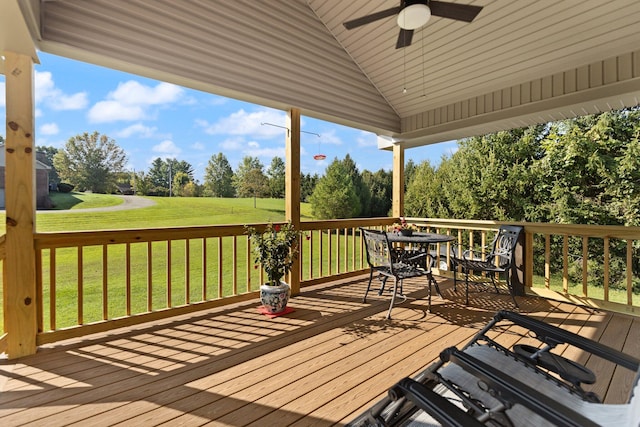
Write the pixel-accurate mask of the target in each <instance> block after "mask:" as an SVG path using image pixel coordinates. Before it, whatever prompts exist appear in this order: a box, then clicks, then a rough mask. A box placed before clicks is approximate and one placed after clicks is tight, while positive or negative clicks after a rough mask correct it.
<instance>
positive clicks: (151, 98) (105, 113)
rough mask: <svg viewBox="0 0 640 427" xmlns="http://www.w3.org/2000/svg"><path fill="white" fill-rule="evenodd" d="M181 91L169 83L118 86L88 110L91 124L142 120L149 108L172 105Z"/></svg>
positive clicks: (135, 82)
mask: <svg viewBox="0 0 640 427" xmlns="http://www.w3.org/2000/svg"><path fill="white" fill-rule="evenodd" d="M183 93H184V91H183V89H182V88H180V87H179V86H176V85H172V84H170V83H164V82H163V83H158V84H157V85H156V86H155V87H151V86H145V85H143V84H140V83H138V82H137V81H135V80H129V81H127V82H124V83H120V84H118V87H117V88H116V90H114V91H112V92H109V93H108V94H107V97H106V99H105V100H103V101H99V102H97V103H96V104H95V105H94V106H93V107H91V109H90V110H89V115H88V116H89V121H90V122H92V123H106V122H115V121H119V120H128V121H133V120H142V119H146V118H149V116H150V114H149V112H148V111H147V110H148V108H149V107H151V106H162V105H167V104H171V103H174V102H176V101H178V100H179V99H180V98H181V97H182V96H183Z"/></svg>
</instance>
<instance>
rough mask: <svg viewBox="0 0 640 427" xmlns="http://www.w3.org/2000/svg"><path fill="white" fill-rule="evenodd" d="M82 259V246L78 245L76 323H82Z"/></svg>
mask: <svg viewBox="0 0 640 427" xmlns="http://www.w3.org/2000/svg"><path fill="white" fill-rule="evenodd" d="M82 265H83V259H82V246H78V325H82V324H83V323H84V321H83V320H84V313H83V309H82V308H83V306H84V297H83V288H84V285H83V283H84V274H83V268H82Z"/></svg>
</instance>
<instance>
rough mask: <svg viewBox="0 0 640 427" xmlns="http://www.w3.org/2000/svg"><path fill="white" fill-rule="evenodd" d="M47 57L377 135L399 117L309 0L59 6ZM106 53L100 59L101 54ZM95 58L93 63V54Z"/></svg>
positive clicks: (65, 1)
mask: <svg viewBox="0 0 640 427" xmlns="http://www.w3.org/2000/svg"><path fill="white" fill-rule="evenodd" d="M42 6H43V8H44V9H43V15H42V16H43V28H42V34H43V38H44V41H45V42H46V43H43V44H42V46H43V48H44V49H45V50H49V51H54V52H58V51H59V52H60V53H62V54H66V55H75V56H76V57H77V58H78V59H85V57H84V55H86V54H91V60H92V61H94V62H95V61H96V60H97V61H101V62H102V65H106V66H111V67H114V68H121V69H122V68H126V69H125V71H130V72H134V73H145V74H147V70H148V69H153V70H156V73H155V74H157V75H156V77H157V78H162V79H163V80H166V81H169V82H174V83H178V84H182V85H186V86H191V87H194V88H197V89H202V90H206V91H211V92H214V93H218V94H221V95H226V96H231V97H236V98H239V99H243V100H250V101H253V102H257V103H260V104H263V105H268V106H272V107H275V108H289V107H291V106H293V107H297V108H300V109H301V110H302V111H303V114H306V115H310V116H315V117H319V118H333V119H334V121H335V118H337V117H340V118H341V119H340V120H341V121H342V122H343V123H344V124H350V125H355V124H358V126H359V127H363V126H362V125H364V127H365V128H369V129H371V130H374V131H377V132H383V133H384V132H385V131H386V132H387V133H390V132H397V131H399V130H400V128H399V126H400V120H399V117H398V115H397V114H396V113H395V111H394V110H393V108H392V107H391V106H390V105H389V104H388V103H387V102H386V100H385V99H384V98H383V97H382V95H381V94H380V93H379V91H378V90H377V89H376V88H375V87H374V86H373V85H372V84H371V82H370V81H369V80H368V78H367V77H366V76H365V75H363V74H362V72H361V70H360V69H359V68H358V66H357V65H356V64H355V63H354V62H353V61H352V59H351V58H350V57H349V55H348V54H347V53H346V52H345V51H344V50H343V49H342V47H341V46H340V45H339V43H338V42H337V41H336V39H335V38H334V37H333V36H332V35H331V34H330V33H329V32H328V31H327V30H326V28H325V27H324V25H323V23H322V22H320V20H319V19H318V17H317V16H316V15H315V14H314V13H313V11H312V10H311V9H310V8H309V7H308V5H307V4H306V2H305V1H303V0H271V1H249V0H245V1H210V0H92V1H84V0H58V1H47V2H44V3H43V4H42ZM97 56H99V57H97ZM87 58H88V56H87Z"/></svg>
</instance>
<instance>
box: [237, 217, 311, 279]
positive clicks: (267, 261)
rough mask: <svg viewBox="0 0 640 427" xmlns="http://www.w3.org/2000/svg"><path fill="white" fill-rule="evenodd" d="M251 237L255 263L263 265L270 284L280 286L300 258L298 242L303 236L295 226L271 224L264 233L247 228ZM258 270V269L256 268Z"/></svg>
mask: <svg viewBox="0 0 640 427" xmlns="http://www.w3.org/2000/svg"><path fill="white" fill-rule="evenodd" d="M245 229H246V233H247V234H248V235H249V241H250V243H251V250H252V252H253V255H254V262H255V263H256V266H257V265H262V268H264V271H265V272H266V273H267V277H268V279H269V284H272V285H274V286H276V285H279V284H280V280H281V279H282V278H283V277H284V276H285V275H286V274H288V273H289V271H291V266H292V265H293V261H294V260H295V259H296V258H297V257H298V240H299V237H300V235H301V233H300V231H297V230H296V229H295V228H294V227H293V224H291V223H290V222H288V223H285V224H282V225H280V224H276V225H274V224H272V223H269V224H267V226H266V227H265V228H264V230H263V231H258V230H257V229H256V228H255V227H248V226H245ZM256 268H257V267H256Z"/></svg>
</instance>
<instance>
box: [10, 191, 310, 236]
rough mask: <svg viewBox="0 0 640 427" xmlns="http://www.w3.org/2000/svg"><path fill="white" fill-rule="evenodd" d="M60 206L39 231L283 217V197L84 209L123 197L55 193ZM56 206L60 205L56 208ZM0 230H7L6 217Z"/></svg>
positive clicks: (305, 210)
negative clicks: (93, 209) (93, 210)
mask: <svg viewBox="0 0 640 427" xmlns="http://www.w3.org/2000/svg"><path fill="white" fill-rule="evenodd" d="M54 194H55V195H56V198H55V202H56V204H58V206H59V207H60V206H69V207H70V208H69V210H68V212H65V213H61V212H55V213H50V212H43V211H38V212H37V214H36V230H37V231H78V230H105V229H126V228H154V227H179V226H199V225H214V224H247V223H252V222H268V221H283V220H284V199H256V200H255V205H256V207H255V208H254V200H253V199H225V198H213V197H171V198H169V197H147V198H148V199H150V200H153V201H154V202H155V205H154V206H151V207H147V208H142V209H132V210H116V211H107V212H83V211H82V209H87V208H98V207H108V206H114V205H118V204H120V203H122V199H121V198H120V197H117V196H113V195H108V194H90V193H66V194H65V193H54ZM300 209H301V215H302V220H303V221H304V220H305V219H307V220H309V219H311V205H310V204H308V203H302V204H301V207H300ZM56 210H57V209H56ZM2 215H3V218H1V219H2V221H1V223H0V234H4V233H5V218H4V213H2Z"/></svg>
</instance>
